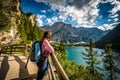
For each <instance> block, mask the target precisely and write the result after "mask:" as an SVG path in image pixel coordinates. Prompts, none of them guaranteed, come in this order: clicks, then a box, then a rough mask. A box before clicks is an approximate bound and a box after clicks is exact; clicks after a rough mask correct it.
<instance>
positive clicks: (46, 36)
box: [41, 31, 51, 41]
mask: <svg viewBox="0 0 120 80" xmlns="http://www.w3.org/2000/svg"><path fill="white" fill-rule="evenodd" d="M50 38H51V32H50V31H45V32H44V34H43V37H42V39H41V41H43V40H44V39H48V40H50Z"/></svg>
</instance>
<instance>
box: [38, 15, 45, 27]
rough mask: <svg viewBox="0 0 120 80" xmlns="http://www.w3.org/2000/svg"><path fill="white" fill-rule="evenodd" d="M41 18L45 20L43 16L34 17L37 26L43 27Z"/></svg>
mask: <svg viewBox="0 0 120 80" xmlns="http://www.w3.org/2000/svg"><path fill="white" fill-rule="evenodd" d="M42 18H46V17H45V15H37V16H36V21H37V25H38V26H43V21H42Z"/></svg>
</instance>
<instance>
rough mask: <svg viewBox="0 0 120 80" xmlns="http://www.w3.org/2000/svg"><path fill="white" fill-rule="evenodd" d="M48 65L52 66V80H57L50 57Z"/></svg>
mask: <svg viewBox="0 0 120 80" xmlns="http://www.w3.org/2000/svg"><path fill="white" fill-rule="evenodd" d="M48 63H49V66H50V73H51V76H52V80H56V77H55V73H54V71H53V67H52V63H51V58H50V57H48Z"/></svg>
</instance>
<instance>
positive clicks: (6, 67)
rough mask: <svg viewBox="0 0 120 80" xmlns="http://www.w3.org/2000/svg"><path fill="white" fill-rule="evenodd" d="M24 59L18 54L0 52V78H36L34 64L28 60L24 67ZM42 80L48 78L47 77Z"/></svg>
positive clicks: (13, 79) (23, 79) (27, 79)
mask: <svg viewBox="0 0 120 80" xmlns="http://www.w3.org/2000/svg"><path fill="white" fill-rule="evenodd" d="M26 61H27V58H26V57H25V56H23V55H20V54H11V55H7V54H1V56H0V80H36V75H37V66H36V64H35V63H33V62H30V61H29V63H28V66H27V68H26V69H25V64H26ZM46 76H47V75H46ZM44 80H48V79H47V77H45V78H44Z"/></svg>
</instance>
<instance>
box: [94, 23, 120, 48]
mask: <svg viewBox="0 0 120 80" xmlns="http://www.w3.org/2000/svg"><path fill="white" fill-rule="evenodd" d="M95 44H96V47H100V48H104V46H105V45H106V44H112V48H113V49H120V24H118V25H117V26H116V27H115V28H114V29H113V30H112V31H110V32H109V33H108V34H106V35H105V36H103V37H102V38H101V39H100V40H98V41H96V43H95Z"/></svg>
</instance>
